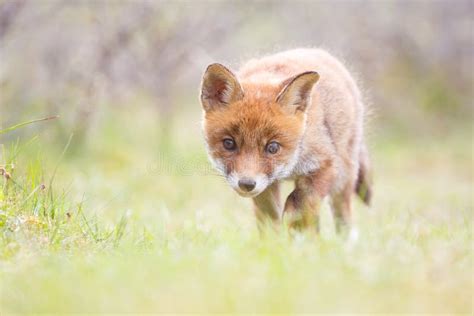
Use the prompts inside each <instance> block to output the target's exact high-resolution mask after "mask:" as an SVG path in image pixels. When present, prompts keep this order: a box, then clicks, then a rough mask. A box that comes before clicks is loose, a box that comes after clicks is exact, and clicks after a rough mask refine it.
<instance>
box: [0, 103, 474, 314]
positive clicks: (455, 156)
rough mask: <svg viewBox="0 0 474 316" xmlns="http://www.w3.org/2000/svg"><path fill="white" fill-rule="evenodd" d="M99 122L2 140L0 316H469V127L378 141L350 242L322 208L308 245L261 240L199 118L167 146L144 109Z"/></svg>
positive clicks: (282, 236)
mask: <svg viewBox="0 0 474 316" xmlns="http://www.w3.org/2000/svg"><path fill="white" fill-rule="evenodd" d="M107 115H111V117H107V118H101V119H100V122H101V123H100V124H99V125H98V126H96V127H94V129H93V131H92V133H93V135H94V137H90V138H89V140H88V142H86V143H83V144H77V143H75V138H74V137H73V138H72V142H71V144H70V146H69V148H67V150H65V148H66V147H68V146H67V145H66V144H67V143H68V142H67V139H66V140H64V141H61V144H60V145H58V140H57V138H55V137H53V136H52V135H54V134H53V133H49V132H48V127H45V126H44V125H42V127H41V128H40V129H39V130H36V131H34V132H33V131H31V130H28V131H29V132H30V133H33V134H34V135H37V136H35V137H31V136H28V133H26V135H23V139H24V140H20V141H12V140H11V139H10V140H9V141H7V142H5V143H4V145H3V147H2V148H3V150H2V154H1V157H0V165H1V166H4V167H5V169H6V171H7V172H8V173H9V175H10V178H9V179H7V178H6V177H5V175H4V176H3V179H1V180H0V184H1V186H2V187H1V191H0V233H1V235H0V285H1V288H0V294H1V295H0V311H1V312H2V313H7V314H8V313H31V312H36V313H43V312H44V313H100V312H104V313H105V312H107V313H118V312H135V313H137V312H143V313H145V312H201V313H211V312H213V313H218V312H237V313H250V312H261V313H299V312H306V313H313V312H324V313H335V312H345V313H355V312H359V313H374V312H381V313H422V312H423V313H435V312H444V313H471V312H472V299H473V270H472V265H473V257H472V246H473V243H472V242H473V238H472V215H473V214H472V211H473V203H472V202H473V200H472V189H473V187H472V135H471V130H470V127H463V125H458V126H457V127H456V128H453V129H451V130H449V132H447V133H440V134H439V135H417V137H406V136H400V135H404V134H402V133H395V134H390V133H379V134H378V136H374V137H373V138H372V143H373V144H374V146H373V150H372V152H373V156H374V165H375V170H376V181H375V182H376V186H375V201H374V205H373V207H372V208H371V209H368V208H366V207H364V206H363V205H362V204H361V203H359V202H356V203H355V214H356V218H355V220H356V226H357V228H358V231H359V239H358V240H357V242H351V241H348V240H346V239H345V238H343V237H341V236H338V235H336V234H335V233H334V229H333V225H332V219H331V216H330V213H329V210H328V207H327V205H325V207H324V209H323V212H322V232H321V234H320V235H319V236H316V235H314V234H313V233H311V232H306V233H303V234H297V235H291V234H289V233H288V232H287V231H285V230H283V231H282V232H280V233H275V232H272V231H271V230H268V231H267V232H266V234H265V236H264V237H261V236H260V235H259V234H258V231H257V229H256V227H255V221H254V218H253V214H252V212H251V203H250V201H249V200H246V199H242V198H240V197H238V196H237V195H236V194H235V193H233V192H232V191H231V189H230V188H228V187H227V185H226V184H225V183H224V182H223V180H222V179H221V178H219V177H216V176H215V175H214V174H213V172H212V171H211V169H209V165H208V164H207V162H206V161H207V160H206V156H205V153H204V150H203V145H202V140H201V139H200V134H199V122H198V121H197V120H196V117H199V115H196V113H191V114H188V115H187V116H186V115H181V116H178V118H177V119H176V121H175V122H173V124H172V126H173V127H171V130H170V132H169V135H172V137H170V138H166V139H163V137H160V134H161V130H162V129H161V128H160V126H157V124H156V120H155V119H154V117H153V116H152V115H150V114H149V113H148V112H140V111H138V112H134V113H133V120H130V117H132V116H131V115H130V113H122V114H111V113H108V114H107ZM47 124H53V123H47ZM183 126H186V129H183V128H182V127H183ZM49 129H53V128H52V127H50V128H49ZM16 132H17V131H13V132H11V133H16ZM28 137H29V138H28ZM62 152H64V155H62ZM290 189H291V187H290V184H287V185H286V187H285V192H289V190H290Z"/></svg>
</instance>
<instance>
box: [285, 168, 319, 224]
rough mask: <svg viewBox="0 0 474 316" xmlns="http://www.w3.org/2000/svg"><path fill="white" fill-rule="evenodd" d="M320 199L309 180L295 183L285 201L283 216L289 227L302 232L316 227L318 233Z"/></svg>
mask: <svg viewBox="0 0 474 316" xmlns="http://www.w3.org/2000/svg"><path fill="white" fill-rule="evenodd" d="M320 205H321V198H320V197H319V196H318V194H317V192H316V190H315V188H314V184H313V181H312V179H311V178H307V177H304V178H300V179H297V180H296V181H295V189H294V190H293V192H291V193H290V195H289V196H288V198H287V199H286V203H285V208H284V216H285V220H286V221H287V222H288V224H289V226H290V227H291V228H294V229H298V230H302V229H305V228H308V227H311V226H312V225H316V230H317V231H319V208H320Z"/></svg>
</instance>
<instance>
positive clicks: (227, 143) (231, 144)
mask: <svg viewBox="0 0 474 316" xmlns="http://www.w3.org/2000/svg"><path fill="white" fill-rule="evenodd" d="M222 145H223V146H224V148H225V149H227V150H235V148H236V147H237V145H236V144H235V141H234V140H233V139H232V138H226V139H224V140H223V141H222Z"/></svg>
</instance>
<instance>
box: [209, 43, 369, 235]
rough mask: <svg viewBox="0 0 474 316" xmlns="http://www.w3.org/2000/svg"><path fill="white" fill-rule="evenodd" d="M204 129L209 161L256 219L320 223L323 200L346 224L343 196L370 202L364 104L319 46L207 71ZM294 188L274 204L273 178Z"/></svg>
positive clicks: (348, 205) (337, 64) (276, 194)
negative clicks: (248, 202) (249, 202)
mask: <svg viewBox="0 0 474 316" xmlns="http://www.w3.org/2000/svg"><path fill="white" fill-rule="evenodd" d="M201 104H202V107H203V110H204V121H203V128H204V135H205V140H206V143H207V150H208V154H209V157H210V160H211V162H212V163H213V165H214V167H215V168H216V169H217V170H218V171H219V172H221V173H222V174H223V175H224V176H225V178H226V179H227V182H228V183H229V184H230V186H231V187H232V188H233V189H234V190H235V191H237V193H238V194H240V195H241V196H244V197H251V198H252V199H253V201H254V204H255V211H256V216H257V218H258V219H259V220H260V221H265V219H273V220H274V221H280V220H281V219H282V218H283V216H284V217H285V220H286V218H288V220H289V222H290V225H291V226H292V227H295V228H303V227H308V226H309V225H314V224H316V225H317V226H316V227H319V226H318V222H319V221H318V217H319V207H320V204H321V200H322V199H323V198H325V197H326V196H330V199H331V208H332V211H333V214H334V217H335V219H336V224H337V228H338V229H340V228H341V227H344V226H345V225H348V224H350V222H351V197H352V193H353V192H355V193H357V194H358V195H359V196H360V198H361V199H362V200H363V201H364V202H365V203H366V204H369V202H370V198H371V181H370V174H369V171H370V170H369V159H368V154H367V150H366V146H365V144H364V139H363V134H364V133H363V128H364V126H363V124H364V104H363V102H362V98H361V94H360V91H359V89H358V88H357V86H356V84H355V82H354V80H353V79H352V77H351V75H350V74H349V72H348V71H347V70H346V68H345V67H344V66H343V65H342V64H341V63H340V62H339V61H338V60H337V59H336V58H334V57H332V56H331V55H330V54H329V53H327V52H325V51H323V50H319V49H296V50H290V51H286V52H282V53H278V54H275V55H270V56H266V57H263V58H260V59H252V60H250V61H248V62H247V63H246V64H244V65H243V67H241V68H240V70H239V71H238V72H237V73H235V74H234V73H233V72H232V71H230V70H229V69H227V68H226V67H224V66H223V65H221V64H212V65H210V66H208V67H207V69H206V72H205V73H204V77H203V79H202V86H201ZM284 179H292V180H294V182H295V189H294V190H293V192H292V193H291V194H290V195H289V196H288V198H287V199H286V203H285V205H284V206H283V207H282V204H281V202H280V196H279V195H280V194H279V186H280V181H281V180H284Z"/></svg>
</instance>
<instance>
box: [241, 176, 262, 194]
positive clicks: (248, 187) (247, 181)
mask: <svg viewBox="0 0 474 316" xmlns="http://www.w3.org/2000/svg"><path fill="white" fill-rule="evenodd" d="M237 184H238V185H239V188H240V189H241V190H244V191H246V192H251V191H252V190H253V189H255V185H256V184H257V182H255V180H254V179H251V178H242V179H240V180H239V181H238V182H237Z"/></svg>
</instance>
